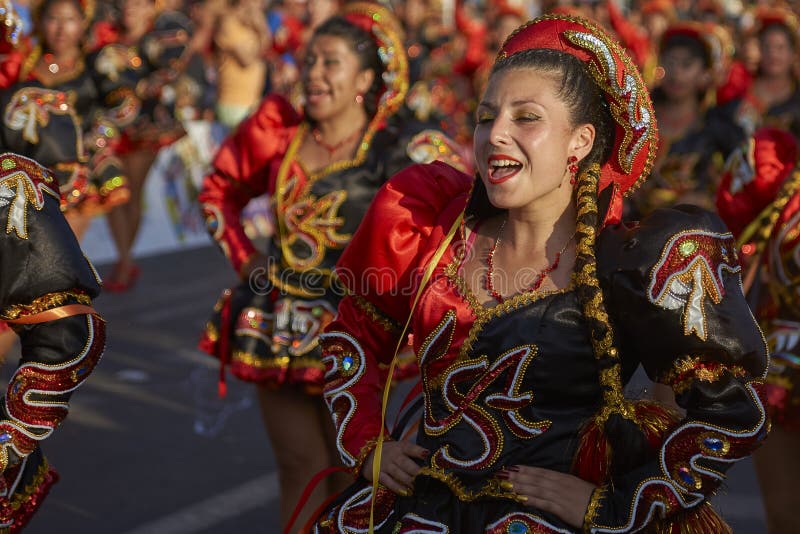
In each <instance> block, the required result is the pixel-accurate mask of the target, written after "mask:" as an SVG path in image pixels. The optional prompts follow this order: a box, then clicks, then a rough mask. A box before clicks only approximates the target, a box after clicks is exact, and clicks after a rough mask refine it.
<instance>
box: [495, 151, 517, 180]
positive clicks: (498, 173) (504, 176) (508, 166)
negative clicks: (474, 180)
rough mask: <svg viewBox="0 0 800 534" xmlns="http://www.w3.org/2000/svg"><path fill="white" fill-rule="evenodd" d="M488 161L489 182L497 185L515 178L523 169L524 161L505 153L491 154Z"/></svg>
mask: <svg viewBox="0 0 800 534" xmlns="http://www.w3.org/2000/svg"><path fill="white" fill-rule="evenodd" d="M488 163H489V167H488V174H489V176H488V178H489V182H490V183H492V184H495V185H496V184H501V183H503V182H505V181H506V180H509V179H510V178H513V177H514V176H516V174H517V173H518V172H519V171H520V170H522V163H520V162H519V161H517V160H516V159H514V158H512V157H511V156H506V155H505V154H496V155H494V156H490V157H489V162H488Z"/></svg>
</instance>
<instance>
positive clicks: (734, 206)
mask: <svg viewBox="0 0 800 534" xmlns="http://www.w3.org/2000/svg"><path fill="white" fill-rule="evenodd" d="M797 148H798V147H797V142H796V141H795V139H794V137H793V136H792V135H791V134H790V133H789V132H786V131H784V130H780V129H778V128H761V129H759V130H757V131H756V133H755V134H754V135H753V137H752V138H751V139H750V140H749V141H748V142H747V144H746V145H745V146H743V147H741V148H739V149H737V150H736V151H734V152H733V154H731V156H730V158H729V159H728V162H727V163H726V165H725V171H724V173H723V175H722V181H721V182H720V185H719V189H718V190H717V200H716V202H717V211H718V212H719V215H720V217H722V219H723V220H724V221H725V224H727V225H728V228H730V230H731V231H732V232H733V233H734V235H736V236H737V237H738V236H739V235H740V234H741V233H742V231H743V230H744V229H745V227H747V226H748V225H749V224H750V223H752V222H753V221H755V219H756V218H757V217H758V215H759V214H760V213H761V212H762V211H763V210H764V209H766V208H767V206H769V205H770V204H771V203H772V202H773V201H774V200H775V197H776V195H777V194H778V191H779V190H780V189H781V187H782V185H783V183H784V182H785V180H786V177H787V176H789V173H791V172H792V170H793V169H794V167H795V162H796V161H797Z"/></svg>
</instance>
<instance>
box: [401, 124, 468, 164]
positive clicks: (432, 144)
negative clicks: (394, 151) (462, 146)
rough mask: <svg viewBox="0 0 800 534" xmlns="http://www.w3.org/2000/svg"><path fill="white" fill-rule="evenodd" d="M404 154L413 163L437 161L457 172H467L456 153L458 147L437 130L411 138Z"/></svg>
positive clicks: (426, 131) (427, 131)
mask: <svg viewBox="0 0 800 534" xmlns="http://www.w3.org/2000/svg"><path fill="white" fill-rule="evenodd" d="M406 153H407V154H408V157H409V158H411V161H413V162H414V163H432V162H434V161H437V160H438V161H443V162H444V163H447V164H448V165H450V166H451V167H453V168H456V169H458V170H459V171H462V172H468V169H467V165H466V163H465V162H464V160H463V159H462V158H461V156H460V155H459V153H458V145H456V144H455V143H454V142H453V141H452V140H451V139H450V138H449V137H447V136H446V135H445V134H443V133H442V132H440V131H438V130H424V131H422V132H420V133H418V134H417V135H415V136H414V137H412V138H411V141H410V142H409V143H408V146H407V147H406Z"/></svg>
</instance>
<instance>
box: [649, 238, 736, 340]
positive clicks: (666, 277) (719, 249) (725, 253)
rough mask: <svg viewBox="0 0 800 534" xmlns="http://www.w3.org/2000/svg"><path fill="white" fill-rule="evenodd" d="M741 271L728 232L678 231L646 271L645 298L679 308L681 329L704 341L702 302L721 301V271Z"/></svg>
mask: <svg viewBox="0 0 800 534" xmlns="http://www.w3.org/2000/svg"><path fill="white" fill-rule="evenodd" d="M740 270H741V267H740V266H739V264H738V261H737V258H736V243H735V241H734V239H733V235H731V234H730V233H725V234H719V233H714V232H706V231H702V230H689V231H686V232H681V233H678V234H676V235H674V236H672V238H671V239H670V240H669V241H668V242H667V244H666V245H665V246H664V249H663V250H662V252H661V259H660V260H659V261H658V263H657V264H656V265H655V267H653V269H652V271H651V273H650V286H649V288H648V292H647V297H648V299H649V300H650V302H652V303H653V304H655V305H657V306H660V307H662V308H665V309H668V310H680V309H682V310H683V332H684V334H686V335H687V336H689V335H692V334H695V335H697V337H699V338H700V339H702V340H703V341H705V340H706V338H707V336H708V330H707V328H706V323H707V321H706V312H705V301H706V298H710V299H711V301H712V302H713V303H714V304H719V303H720V302H722V298H723V297H724V296H725V287H724V285H723V282H722V279H723V271H728V272H731V273H737V272H739V271H740Z"/></svg>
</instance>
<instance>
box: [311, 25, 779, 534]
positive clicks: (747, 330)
mask: <svg viewBox="0 0 800 534" xmlns="http://www.w3.org/2000/svg"><path fill="white" fill-rule="evenodd" d="M477 114H478V115H477V118H478V126H477V127H476V129H475V139H474V150H475V160H476V162H477V166H478V171H479V177H478V178H477V179H474V178H472V177H470V176H467V175H464V174H462V173H460V172H457V171H455V170H453V169H451V168H450V167H448V166H447V165H446V164H443V163H434V164H431V165H418V166H414V167H411V168H409V169H407V170H405V171H404V172H402V173H400V174H398V175H397V176H395V177H394V178H392V180H390V181H389V183H388V184H387V185H386V186H385V187H384V188H383V189H382V190H381V191H380V192H379V193H378V195H377V196H376V198H375V201H374V202H373V204H372V206H371V208H370V211H369V212H368V213H367V216H366V218H365V219H364V222H363V223H362V225H361V226H360V227H359V230H358V232H357V233H356V235H355V236H354V237H353V239H352V241H351V243H350V245H349V246H348V248H347V249H346V250H345V252H344V253H343V254H342V257H341V259H340V261H339V264H338V266H337V273H338V274H339V276H340V279H341V280H342V282H343V283H344V284H345V285H346V286H348V288H349V289H350V290H351V295H349V296H347V297H345V298H344V299H343V300H342V302H341V304H340V306H339V309H338V313H339V315H338V317H337V319H336V320H334V321H333V322H332V323H331V324H330V325H329V326H328V327H327V329H326V332H325V334H324V335H323V336H322V346H323V348H322V352H323V355H324V361H325V362H326V364H327V373H326V385H325V398H326V400H327V402H328V405H329V407H330V409H331V412H332V413H333V420H334V422H335V424H336V426H337V432H338V440H339V441H338V446H339V451H340V452H341V455H342V460H343V462H344V463H345V464H346V465H347V466H349V467H351V468H352V470H353V472H354V473H355V474H357V475H361V476H362V477H363V478H362V479H361V480H360V481H359V482H357V483H356V484H355V485H354V486H352V487H351V488H350V489H349V490H348V491H346V492H345V493H344V494H343V495H342V496H340V497H339V499H338V500H337V501H336V502H335V503H333V504H332V505H331V506H330V507H329V508H328V509H327V511H326V512H324V513H323V514H322V515H321V516H320V517H319V518H318V520H317V524H316V528H317V530H315V531H314V532H337V533H338V532H364V530H365V529H367V528H368V523H370V522H371V521H370V507H371V506H374V508H373V510H372V512H373V513H374V515H373V516H372V519H373V520H374V527H375V531H376V532H381V533H384V532H385V533H389V532H391V533H405V532H423V531H424V532H437V533H444V532H453V533H455V532H458V533H461V534H470V533H478V532H480V533H500V532H502V533H511V532H513V533H525V532H528V533H532V532H536V533H542V532H577V531H579V530H580V529H582V528H583V529H585V530H586V531H588V532H633V531H638V530H640V529H642V528H643V527H645V526H651V525H653V524H655V525H657V526H659V527H660V528H662V529H663V530H659V532H662V531H663V532H679V531H680V532H708V533H712V532H713V533H719V532H726V531H729V529H728V527H727V525H725V524H724V522H723V521H722V520H721V519H720V518H719V517H718V516H716V514H715V513H714V511H713V510H712V509H711V507H710V506H709V505H708V503H707V500H706V499H707V497H708V496H709V495H711V494H712V493H713V492H714V491H715V490H716V489H717V488H718V487H719V484H720V482H721V481H722V479H723V478H724V472H725V471H726V470H727V468H728V467H729V466H730V465H731V463H732V462H734V461H736V460H739V459H741V458H744V457H746V456H747V455H748V454H750V452H751V451H752V450H753V449H754V448H755V447H756V446H757V445H758V444H759V443H760V441H761V440H762V439H763V437H764V435H765V434H766V431H767V430H766V426H767V425H766V420H765V415H764V408H763V403H762V400H761V398H760V397H761V394H762V390H763V384H762V383H761V377H762V375H763V373H764V369H765V366H766V362H767V352H766V347H765V343H764V339H763V337H762V335H761V332H760V331H759V329H758V326H757V325H756V323H755V321H754V319H753V317H752V315H751V314H750V311H749V309H748V306H747V303H746V302H745V300H744V297H743V295H742V291H741V286H740V280H739V266H738V263H737V258H736V253H735V246H734V243H733V238H732V236H731V235H730V234H729V233H728V232H727V230H726V229H725V227H724V225H723V224H722V223H721V221H720V220H719V219H718V218H717V217H716V216H714V215H712V214H711V213H708V212H705V211H703V210H701V209H699V208H696V207H689V206H687V207H679V208H673V209H662V210H657V211H655V212H654V213H652V214H651V215H650V216H649V217H648V218H647V219H646V220H643V221H642V222H641V223H640V224H639V225H634V226H626V225H623V224H619V219H618V216H619V214H620V212H621V209H620V208H621V206H620V204H621V202H622V199H623V195H624V194H626V193H627V192H629V191H631V190H632V189H633V188H635V187H636V186H637V185H638V184H639V183H640V182H641V181H642V180H643V179H644V178H645V177H646V175H647V172H648V171H649V169H650V166H651V162H652V159H653V155H654V151H655V146H656V141H657V139H656V125H655V122H654V119H653V110H652V104H651V102H650V99H649V96H648V94H647V91H646V89H645V87H644V85H643V83H642V80H641V78H640V76H639V74H638V71H637V69H636V68H635V66H634V65H633V63H632V62H631V60H630V58H629V57H628V56H627V55H626V54H625V52H623V51H622V50H621V49H620V48H619V46H618V45H617V44H616V43H615V42H614V41H613V40H612V39H610V38H609V37H608V36H607V35H606V34H605V33H604V32H603V31H602V30H600V29H599V28H597V27H596V26H594V25H592V24H590V23H589V22H587V21H584V20H582V19H576V18H570V17H565V16H547V17H543V18H540V19H537V20H535V21H533V22H532V23H529V24H528V25H526V26H523V27H522V28H520V29H519V30H517V31H516V32H515V33H514V34H512V36H511V37H509V38H508V40H507V41H506V43H505V44H504V46H503V48H502V50H501V51H500V54H499V56H498V59H497V61H496V63H495V65H494V68H493V72H492V74H491V77H490V80H489V84H488V87H487V90H486V93H485V95H484V96H483V99H482V101H481V103H480V105H479V107H478V112H477ZM448 230H449V231H448ZM451 238H453V239H454V240H453V241H452V243H459V244H458V245H451V244H449V240H450V239H451ZM464 244H466V245H464ZM372 271H378V272H393V273H394V274H395V277H394V279H393V280H390V279H388V277H383V278H382V279H379V280H378V279H376V278H375V277H368V276H365V274H368V273H370V272H372ZM422 272H425V273H426V274H429V275H430V276H419V273H422ZM345 273H346V274H347V276H345ZM409 317H410V319H409ZM379 318H380V319H379ZM407 320H409V321H410V326H411V331H413V332H414V349H415V353H416V355H417V360H418V364H419V366H420V370H421V372H422V381H423V399H424V415H423V416H422V420H421V421H420V429H419V434H418V437H417V439H416V441H415V442H412V441H406V440H403V439H398V440H396V441H394V440H393V438H392V437H391V436H389V434H388V432H387V431H386V430H385V429H384V428H383V427H382V425H381V423H382V419H383V418H382V414H381V400H380V383H379V382H378V380H379V373H378V372H377V368H378V366H379V365H380V364H388V363H389V361H390V360H391V349H389V350H387V347H394V346H395V345H396V343H397V341H398V339H402V336H401V335H400V332H399V331H397V330H388V329H385V328H382V327H381V324H386V323H394V324H404V323H405V322H406V321H407ZM639 363H641V364H642V365H643V366H644V368H645V369H646V371H647V373H648V374H649V375H650V377H651V378H652V379H654V380H656V381H658V382H662V383H664V384H668V385H670V386H672V388H673V390H674V391H675V395H676V400H677V403H678V404H679V405H680V406H681V407H683V408H684V409H685V410H686V414H687V415H686V417H685V418H684V419H682V420H678V419H677V418H676V417H674V416H670V414H668V413H667V412H666V411H665V410H664V409H662V408H660V407H659V406H657V405H655V404H653V403H652V402H645V401H630V400H627V399H625V398H624V396H623V392H622V390H623V386H624V384H625V383H626V382H627V380H628V379H629V378H630V376H631V374H632V373H633V371H634V369H635V368H636V367H637V365H638V364H639ZM376 451H380V454H378V453H377V452H376ZM376 457H377V458H378V459H377V460H375V458H376ZM373 460H374V462H375V465H373ZM376 474H377V475H376ZM375 478H377V479H378V480H379V481H380V485H377V484H375V486H373V485H372V483H371V482H368V481H371V480H374V479H375Z"/></svg>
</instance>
